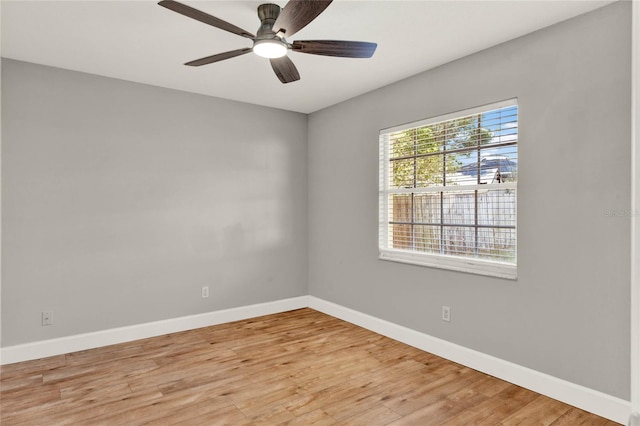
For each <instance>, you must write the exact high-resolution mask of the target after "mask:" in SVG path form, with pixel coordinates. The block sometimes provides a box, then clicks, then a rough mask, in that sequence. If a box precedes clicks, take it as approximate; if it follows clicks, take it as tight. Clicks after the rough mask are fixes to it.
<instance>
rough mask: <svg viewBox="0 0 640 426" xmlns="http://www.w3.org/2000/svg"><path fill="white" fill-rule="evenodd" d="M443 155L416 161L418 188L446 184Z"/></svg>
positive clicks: (420, 158) (421, 158)
mask: <svg viewBox="0 0 640 426" xmlns="http://www.w3.org/2000/svg"><path fill="white" fill-rule="evenodd" d="M442 158H443V156H442V155H430V156H427V157H418V158H417V159H416V187H418V188H424V187H428V186H441V185H442V184H443V182H444V175H443V164H442Z"/></svg>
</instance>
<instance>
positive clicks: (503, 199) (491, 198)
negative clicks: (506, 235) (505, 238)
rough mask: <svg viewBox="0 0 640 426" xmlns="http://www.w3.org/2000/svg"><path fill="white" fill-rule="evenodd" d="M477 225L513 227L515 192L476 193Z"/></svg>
mask: <svg viewBox="0 0 640 426" xmlns="http://www.w3.org/2000/svg"><path fill="white" fill-rule="evenodd" d="M478 225H490V226H513V227H515V226H516V191H515V190H514V189H505V190H492V191H478Z"/></svg>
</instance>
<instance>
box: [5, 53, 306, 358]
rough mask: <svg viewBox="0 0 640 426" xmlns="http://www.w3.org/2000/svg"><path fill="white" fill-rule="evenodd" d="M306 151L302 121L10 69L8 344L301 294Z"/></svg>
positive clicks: (55, 73) (16, 66) (29, 68)
mask: <svg viewBox="0 0 640 426" xmlns="http://www.w3.org/2000/svg"><path fill="white" fill-rule="evenodd" d="M306 149H307V117H306V115H303V114H297V113H292V112H286V111H281V110H275V109H269V108H263V107H257V106H252V105H247V104H242V103H237V102H229V101H224V100H220V99H215V98H211V97H206V96H199V95H194V94H189V93H184V92H178V91H172V90H167V89H161V88H157V87H152V86H145V85H141V84H134V83H129V82H124V81H120V80H114V79H108V78H103V77H98V76H94V75H88V74H82V73H77V72H71V71H65V70H60V69H56V68H49V67H44V66H39V65H34V64H28V63H23V62H16V61H12V60H3V61H2V198H3V200H2V204H3V205H2V208H3V211H2V346H10V345H15V344H20V343H25V342H32V341H38V340H43V339H49V338H54V337H60V336H68V335H74V334H78V333H83V332H91V331H97V330H104V329H109V328H113V327H119V326H126V325H134V324H139V323H144V322H149V321H155V320H162V319H168V318H175V317H179V316H184V315H191V314H197V313H202V312H209V311H214V310H218V309H224V308H229V307H236V306H243V305H249V304H253V303H260V302H267V301H273V300H278V299H283V298H288V297H294V296H300V295H304V294H307V255H306V247H307V239H306V232H307V231H306V229H307V224H306V219H307V211H306V187H307V177H306V158H307V151H306ZM203 285H209V286H210V293H211V294H210V297H209V298H208V299H202V298H201V297H200V287H201V286H203ZM43 310H52V311H54V320H55V325H54V326H50V327H42V326H41V325H40V312H41V311H43Z"/></svg>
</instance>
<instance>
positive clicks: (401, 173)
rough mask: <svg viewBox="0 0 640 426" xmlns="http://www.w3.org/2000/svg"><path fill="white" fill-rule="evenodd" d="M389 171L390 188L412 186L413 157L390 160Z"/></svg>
mask: <svg viewBox="0 0 640 426" xmlns="http://www.w3.org/2000/svg"><path fill="white" fill-rule="evenodd" d="M389 173H391V176H390V177H389V182H390V184H391V185H390V186H391V187H392V188H413V187H414V173H415V158H409V159H407V160H394V161H391V168H390V170H389Z"/></svg>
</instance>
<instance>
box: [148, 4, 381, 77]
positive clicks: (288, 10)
mask: <svg viewBox="0 0 640 426" xmlns="http://www.w3.org/2000/svg"><path fill="white" fill-rule="evenodd" d="M331 1H332V0H326V1H325V0H290V1H289V2H288V3H287V4H286V6H285V7H284V8H282V9H281V8H280V6H278V5H277V4H271V3H267V4H261V5H260V6H258V18H260V28H258V31H257V36H256V35H253V34H251V33H250V32H248V31H246V30H243V29H242V28H239V27H236V26H235V25H233V24H230V23H228V22H226V21H223V20H222V19H219V18H216V17H215V16H211V15H209V14H207V13H204V12H202V11H200V10H197V9H194V8H192V7H191V6H187V5H186V4H182V3H179V2H177V1H174V0H162V1H160V2H159V3H158V4H159V5H160V6H162V7H166V8H167V9H170V10H173V11H174V12H177V13H180V14H181V15H184V16H187V17H189V18H192V19H196V20H198V21H200V22H204V23H205V24H209V25H211V26H213V27H216V28H220V29H221V30H225V31H229V32H230V33H233V34H237V35H239V36H241V37H245V38H248V39H250V40H252V41H253V47H245V48H243V49H236V50H231V51H229V52H223V53H218V54H216V55H211V56H207V57H204V58H200V59H196V60H194V61H190V62H187V63H186V64H185V65H189V66H192V67H199V66H201V65H207V64H211V63H214V62H218V61H222V60H224V59H230V58H234V57H236V56H240V55H244V54H246V53H249V52H251V51H253V52H254V53H255V54H256V55H258V56H262V57H264V58H268V59H269V61H270V62H271V67H272V68H273V71H274V72H275V73H276V75H277V76H278V78H279V79H280V81H281V82H283V83H290V82H292V81H296V80H300V74H299V73H298V70H297V69H296V67H295V65H294V64H293V62H292V61H291V59H289V57H288V56H287V52H288V51H289V50H292V51H294V52H300V53H310V54H312V55H324V56H339V57H343V58H370V57H371V56H373V53H374V52H375V50H376V47H377V44H376V43H368V42H363V41H345V40H307V41H300V40H297V41H294V42H293V43H289V42H288V41H287V40H286V39H285V36H287V37H289V36H292V35H293V34H295V33H296V32H298V31H300V30H301V29H302V28H304V27H306V26H307V25H308V24H309V23H310V22H311V21H313V20H314V19H315V18H316V17H317V16H318V15H320V14H321V13H322V12H323V11H324V10H325V9H326V8H327V7H328V6H329V4H331Z"/></svg>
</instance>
